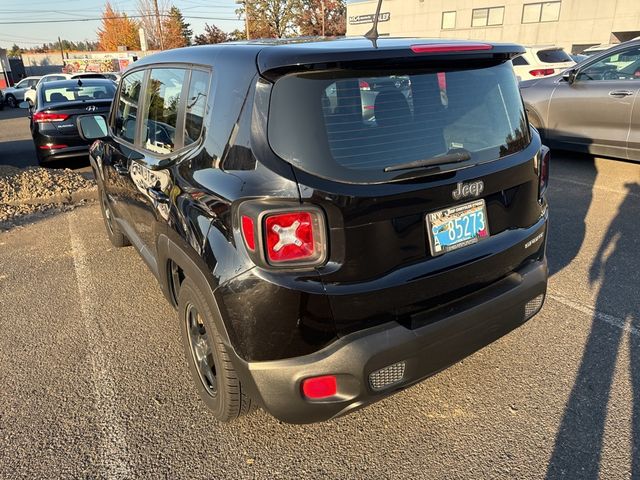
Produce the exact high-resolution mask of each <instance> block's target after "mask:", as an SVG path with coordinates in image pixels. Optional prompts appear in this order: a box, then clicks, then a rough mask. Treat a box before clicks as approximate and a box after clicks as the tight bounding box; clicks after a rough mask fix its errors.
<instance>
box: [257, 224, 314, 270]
mask: <svg viewBox="0 0 640 480" xmlns="http://www.w3.org/2000/svg"><path fill="white" fill-rule="evenodd" d="M265 233H266V243H267V258H268V260H269V262H271V263H279V262H288V261H297V260H307V259H310V258H313V257H314V256H315V250H316V245H315V241H314V232H313V221H312V218H311V214H310V213H309V212H291V213H279V214H276V215H270V216H268V217H267V218H266V220H265Z"/></svg>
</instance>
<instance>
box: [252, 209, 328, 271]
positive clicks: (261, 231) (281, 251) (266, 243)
mask: <svg viewBox="0 0 640 480" xmlns="http://www.w3.org/2000/svg"><path fill="white" fill-rule="evenodd" d="M240 230H241V232H242V237H243V239H244V243H245V245H246V247H247V249H248V250H249V253H250V256H251V258H253V260H254V261H255V262H256V263H257V264H264V266H273V267H314V266H317V265H320V264H321V263H323V262H324V261H325V259H326V256H327V250H328V249H327V236H326V228H325V219H324V214H323V213H322V211H321V210H320V209H318V208H317V207H311V206H310V207H307V208H295V207H294V208H292V209H285V208H278V209H274V210H262V209H260V208H259V207H257V206H255V205H252V207H250V208H247V209H246V210H245V211H244V212H243V213H242V214H241V216H240Z"/></svg>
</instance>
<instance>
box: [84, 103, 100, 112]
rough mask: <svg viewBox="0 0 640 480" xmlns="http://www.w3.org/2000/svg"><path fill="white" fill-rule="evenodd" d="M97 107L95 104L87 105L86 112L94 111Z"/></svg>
mask: <svg viewBox="0 0 640 480" xmlns="http://www.w3.org/2000/svg"><path fill="white" fill-rule="evenodd" d="M97 109H98V107H96V106H95V105H89V106H88V107H87V108H86V110H87V112H95V111H96V110H97Z"/></svg>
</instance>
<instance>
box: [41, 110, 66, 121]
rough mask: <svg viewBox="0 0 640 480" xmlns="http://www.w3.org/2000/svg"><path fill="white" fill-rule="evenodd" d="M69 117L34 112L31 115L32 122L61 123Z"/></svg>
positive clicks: (59, 114) (62, 114)
mask: <svg viewBox="0 0 640 480" xmlns="http://www.w3.org/2000/svg"><path fill="white" fill-rule="evenodd" d="M67 118H69V115H66V114H64V113H46V112H36V113H34V114H33V121H34V122H63V121H65V120H66V119H67Z"/></svg>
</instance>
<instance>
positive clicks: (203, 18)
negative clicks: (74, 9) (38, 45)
mask: <svg viewBox="0 0 640 480" xmlns="http://www.w3.org/2000/svg"><path fill="white" fill-rule="evenodd" d="M155 16H156V15H155V14H149V15H121V16H114V17H93V18H67V19H60V20H20V21H9V22H0V25H32V24H39V23H72V22H94V21H100V20H103V19H104V20H117V19H121V18H146V17H155ZM160 16H161V17H169V16H170V15H167V14H160ZM183 16H184V18H195V19H200V20H239V19H238V18H237V17H235V16H234V17H224V18H223V17H202V16H196V15H183ZM240 20H241V19H240Z"/></svg>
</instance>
